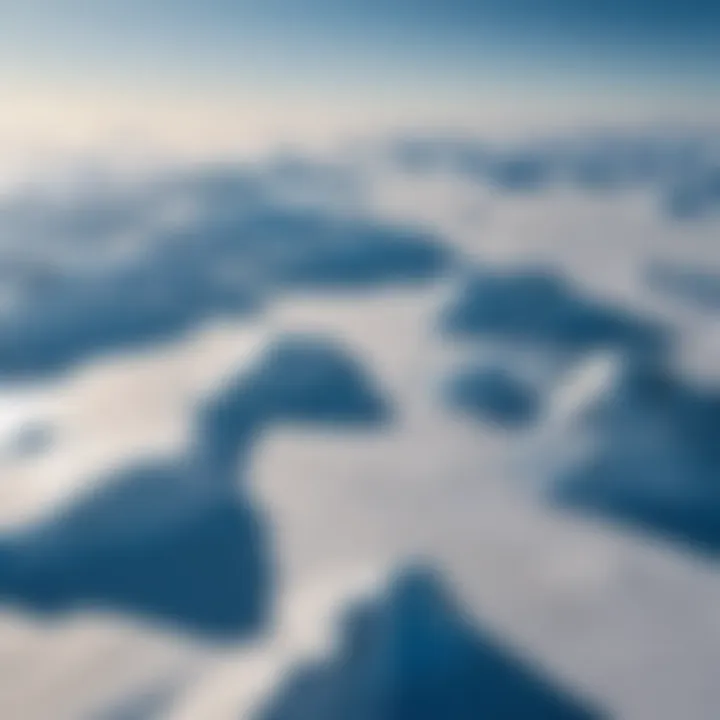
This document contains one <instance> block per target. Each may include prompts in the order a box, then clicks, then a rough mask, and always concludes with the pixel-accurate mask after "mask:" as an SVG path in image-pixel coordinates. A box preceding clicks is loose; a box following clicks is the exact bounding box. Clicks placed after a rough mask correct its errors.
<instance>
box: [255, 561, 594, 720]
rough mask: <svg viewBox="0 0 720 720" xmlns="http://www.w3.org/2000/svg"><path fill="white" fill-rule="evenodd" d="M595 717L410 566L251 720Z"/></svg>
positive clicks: (357, 610)
mask: <svg viewBox="0 0 720 720" xmlns="http://www.w3.org/2000/svg"><path fill="white" fill-rule="evenodd" d="M599 717H601V715H600V714H599V713H598V712H597V711H595V710H594V709H592V708H590V707H589V706H586V705H585V704H584V703H582V702H580V701H577V700H575V699H573V698H571V697H570V696H568V695H566V694H565V693H564V692H563V691H562V690H559V689H557V688H555V687H554V686H553V685H552V683H551V682H549V681H548V680H546V679H545V678H543V677H542V674H541V673H539V672H537V671H536V670H535V669H533V668H532V666H531V665H530V664H528V663H527V662H526V661H524V660H522V659H520V658H518V657H517V656H515V655H514V654H513V653H512V652H510V651H508V650H506V649H504V648H503V647H502V646H501V645H500V644H499V643H498V641H497V640H496V639H494V638H492V637H490V636H489V635H486V634H484V633H482V632H481V631H479V630H477V629H476V628H474V627H473V626H472V624H471V622H470V621H469V619H467V618H466V617H464V616H463V614H462V612H461V611H460V610H459V609H458V608H457V607H456V605H455V603H454V601H453V600H452V599H451V597H450V596H449V595H448V593H447V591H446V589H445V588H444V587H443V583H442V581H441V578H439V577H438V576H437V575H436V574H435V573H434V572H432V571H430V570H427V569H425V568H421V567H414V568H410V569H408V570H406V571H404V572H403V573H401V574H400V575H399V576H398V577H397V578H395V579H394V580H393V582H392V583H391V585H390V587H389V588H388V589H387V591H386V594H385V595H384V596H383V597H382V598H381V599H378V600H377V601H376V602H372V603H367V604H364V605H359V606H357V607H354V608H353V609H352V610H351V611H350V612H349V613H348V617H347V620H346V623H345V625H344V626H343V634H342V638H341V645H340V647H339V649H338V650H337V652H336V654H335V655H334V656H333V657H330V658H328V659H327V660H325V661H322V662H318V663H317V664H315V665H309V666H306V667H304V668H301V669H299V670H297V671H296V672H295V673H294V674H291V676H290V678H289V679H288V680H287V682H285V683H284V684H282V685H281V687H280V688H279V690H278V691H277V693H276V695H275V696H274V697H273V698H272V699H271V700H270V702H269V704H268V705H267V706H266V707H265V708H263V709H261V710H260V712H259V713H258V715H257V720H478V718H493V720H495V719H497V720H502V719H505V720H522V719H524V718H527V720H590V719H591V718H599Z"/></svg>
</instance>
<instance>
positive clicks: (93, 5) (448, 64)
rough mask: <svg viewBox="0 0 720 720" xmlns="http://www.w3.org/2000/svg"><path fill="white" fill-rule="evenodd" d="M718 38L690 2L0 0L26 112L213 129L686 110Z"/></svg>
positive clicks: (4, 61) (706, 7)
mask: <svg viewBox="0 0 720 720" xmlns="http://www.w3.org/2000/svg"><path fill="white" fill-rule="evenodd" d="M718 36H720V7H719V6H718V5H717V3H712V2H707V1H703V2H701V1H700V0H690V1H686V2H681V1H680V0H657V1H656V2H649V1H648V0H629V1H628V2H621V0H606V2H602V3H599V2H597V3H590V2H570V1H569V0H502V1H500V0H476V2H469V1H468V0H449V1H446V2H440V1H439V0H432V1H431V0H415V1H414V2H410V1H409V0H394V2H389V1H388V0H385V1H384V2H381V1H380V0H366V1H365V2H362V3H361V2H352V3H350V2H338V1H337V0H336V1H335V2H330V0H262V2H261V1H260V0H254V1H251V0H236V1H235V2H232V1H230V0H204V1H203V2H200V1H199V0H144V1H142V2H141V1H140V0H125V2H120V0H94V1H91V0H13V1H11V2H1V1H0V82H1V83H2V85H1V86H0V91H2V94H3V97H2V101H3V102H2V104H3V105H6V104H7V105H12V104H14V105H15V107H17V108H19V109H18V111H17V112H18V124H19V123H21V122H23V118H25V117H28V118H29V119H30V123H29V124H30V125H33V123H34V122H35V121H36V119H37V118H42V117H47V116H48V115H58V112H59V110H60V109H62V110H63V112H64V111H65V110H68V112H70V113H71V114H72V110H73V108H80V109H79V110H78V111H77V113H76V116H82V117H84V118H85V119H87V117H88V114H92V113H94V114H95V124H98V123H101V122H105V121H104V120H101V119H100V116H103V117H104V116H105V115H112V114H114V115H116V116H117V115H119V114H122V112H123V111H129V110H130V108H131V106H133V105H134V106H135V110H136V111H137V108H138V107H143V108H144V109H145V114H146V115H149V114H152V110H151V108H152V107H156V106H158V105H164V107H165V108H166V116H173V117H176V118H177V117H178V115H186V114H187V115H188V117H189V116H190V115H191V114H192V113H193V112H196V111H197V109H198V107H199V106H204V107H205V108H210V109H213V108H215V109H217V111H218V112H219V113H220V114H223V113H224V117H225V122H226V123H227V124H228V125H231V124H232V117H234V116H237V115H238V113H240V114H241V113H242V112H245V113H246V114H248V115H250V114H253V113H255V114H256V115H257V116H258V118H260V117H263V118H266V117H268V115H272V114H273V113H275V114H276V115H277V116H282V115H286V114H287V113H288V112H290V111H291V110H293V111H297V113H298V116H300V115H303V113H304V114H305V116H306V117H308V118H311V119H309V120H308V121H307V122H309V123H310V124H312V123H313V122H316V119H315V120H314V119H312V116H313V114H316V115H323V116H328V115H332V114H333V113H334V114H336V115H337V114H338V113H339V114H341V115H342V114H344V116H345V117H356V118H357V116H358V115H362V116H367V120H368V122H371V121H372V118H376V119H377V118H383V117H385V118H392V120H393V121H395V122H398V121H402V119H403V118H404V119H407V120H422V119H424V118H427V119H428V120H433V119H436V120H437V119H438V118H439V119H447V120H452V119H457V118H462V117H463V116H464V115H465V116H467V117H468V118H470V117H474V116H476V115H478V114H482V110H483V109H484V108H488V106H489V105H493V106H500V105H503V104H504V105H505V106H507V107H509V108H525V110H518V114H520V115H522V114H523V112H525V113H526V112H527V108H528V107H531V108H534V109H535V110H537V109H538V108H539V109H541V110H547V109H549V108H552V107H553V106H559V105H567V106H568V107H577V108H580V107H583V106H588V107H589V106H594V107H596V108H607V106H608V105H609V104H612V105H614V106H615V109H616V110H617V111H618V113H619V114H620V115H622V109H623V108H625V107H627V106H629V105H632V106H636V107H642V106H643V105H644V104H645V105H647V106H648V108H650V109H649V110H648V113H649V114H652V112H657V110H655V108H657V107H661V108H665V109H666V110H667V109H669V110H670V111H673V110H674V109H677V108H680V109H682V110H685V111H686V116H687V115H688V114H689V115H690V116H691V117H692V116H693V112H694V113H695V115H696V116H697V117H698V119H701V120H702V119H703V117H702V116H703V114H704V113H705V110H704V108H706V107H707V106H708V105H713V107H714V106H715V105H719V104H720V88H718V85H719V84H718V83H717V81H716V79H715V74H716V73H715V70H716V68H718V67H720V44H718V43H717V42H716V38H717V37H718ZM19 97H21V98H22V102H21V101H19V100H18V98H19ZM47 98H53V100H52V102H46V99H47ZM23 102H24V104H23ZM123 104H124V106H125V107H124V108H123V107H121V106H123ZM695 107H697V109H696V110H694V108H695ZM260 108H262V112H260V110H259V109H260ZM185 110H187V113H186V112H185ZM441 110H444V113H443V112H441ZM592 111H593V108H589V109H588V113H592ZM158 112H159V111H158ZM135 114H136V115H137V112H136V113H135ZM156 114H157V113H156ZM671 114H672V112H671ZM216 116H217V113H216V115H212V113H211V117H210V119H207V120H206V121H205V124H206V125H208V124H210V125H212V124H213V123H216V122H217V121H216V120H213V119H212V118H215V117H216ZM6 122H7V121H6ZM69 122H71V121H69V120H68V123H69ZM159 122H166V120H163V121H159ZM258 122H262V120H258ZM298 122H300V121H299V120H298ZM26 124H27V123H26ZM38 124H39V125H42V122H38ZM61 124H62V123H61Z"/></svg>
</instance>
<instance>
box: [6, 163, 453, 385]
mask: <svg viewBox="0 0 720 720" xmlns="http://www.w3.org/2000/svg"><path fill="white" fill-rule="evenodd" d="M267 182H268V181H267V179H265V180H262V179H261V178H260V177H256V176H255V175H254V174H253V173H252V172H251V171H250V170H248V169H247V168H239V167H238V168H232V167H230V168H228V167H225V168H199V169H195V170H194V171H193V170H188V171H186V173H185V174H183V173H180V172H178V173H177V175H176V176H171V177H170V178H167V177H160V178H157V179H156V180H154V181H152V180H150V181H146V182H144V183H142V184H141V186H140V187H139V188H132V189H128V188H126V187H121V188H115V187H114V186H112V185H109V186H108V187H106V188H104V189H103V190H102V192H100V191H95V190H93V191H91V190H89V189H87V188H81V189H79V190H77V191H76V192H75V194H72V193H71V194H70V196H69V197H67V198H63V199H62V201H60V200H58V199H57V198H54V197H53V196H52V195H51V194H48V193H43V192H39V191H37V192H27V193H25V194H22V195H20V196H18V197H15V198H13V197H11V198H9V199H6V200H5V201H4V202H2V203H0V238H2V240H0V261H1V262H0V266H1V267H0V380H14V379H17V378H35V377H38V376H43V375H48V374H52V373H55V372H58V371H62V370H65V369H67V368H69V367H72V366H73V365H75V364H76V363H78V362H80V361H82V360H84V359H86V358H88V357H94V356H96V355H98V354H103V353H108V352H114V351H117V350H119V349H122V348H124V347H128V346H129V347H135V346H137V345H139V344H152V343H154V342H158V341H162V340H165V339H167V338H168V337H174V336H177V335H178V334H179V333H181V332H183V331H185V330H187V329H189V328H192V327H194V326H196V325H197V324H198V323H200V322H202V321H204V320H206V319H208V318H212V317H218V316H226V315H230V316H242V315H244V314H247V313H253V312H257V311H258V310H259V309H260V308H262V307H263V306H264V305H265V304H266V303H268V302H270V301H272V300H273V299H274V298H275V297H276V296H277V295H278V294H281V293H283V292H285V291H286V290H288V289H290V290H292V289H309V288H310V289H322V290H326V291H327V290H334V291H337V290H341V289H354V290H359V289H371V288H375V287H378V286H386V285H395V284H404V283H412V282H424V281H427V280H430V279H432V278H434V277H436V276H437V275H439V274H441V273H442V272H444V270H445V269H446V267H447V265H448V261H449V249H448V248H447V247H446V246H445V245H444V244H443V243H441V242H439V241H438V239H437V238H435V237H433V236H432V235H431V234H430V233H428V232H426V231H421V230H418V229H412V228H407V227H398V226H395V225H391V224H388V223H386V222H380V221H378V220H375V219H372V218H368V217H364V218H360V217H357V216H354V217H350V216H347V217H341V216H340V215H338V213H335V212H333V209H332V208H325V209H323V208H321V207H301V206H297V205H296V204H293V203H291V202H285V201H282V200H281V199H279V198H276V197H274V195H273V194H272V192H270V190H269V189H268V188H267V187H265V186H266V185H267ZM171 211H172V212H171Z"/></svg>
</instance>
